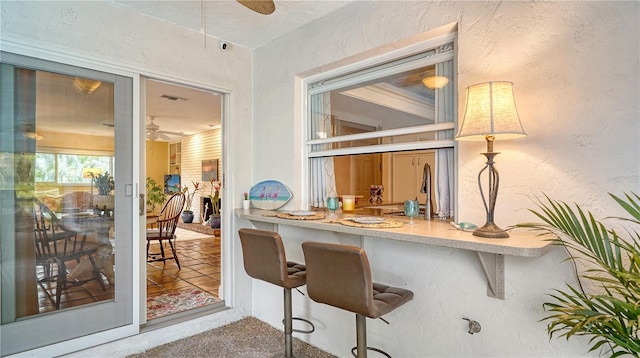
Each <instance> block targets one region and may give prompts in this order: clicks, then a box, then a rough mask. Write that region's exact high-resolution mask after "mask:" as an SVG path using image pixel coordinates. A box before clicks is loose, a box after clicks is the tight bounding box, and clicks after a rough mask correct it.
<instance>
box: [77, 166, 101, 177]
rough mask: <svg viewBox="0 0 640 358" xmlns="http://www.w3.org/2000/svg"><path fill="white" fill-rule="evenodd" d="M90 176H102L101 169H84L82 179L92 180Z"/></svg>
mask: <svg viewBox="0 0 640 358" xmlns="http://www.w3.org/2000/svg"><path fill="white" fill-rule="evenodd" d="M89 174H93V175H94V176H95V175H99V174H102V169H100V168H82V177H83V178H84V179H87V178H91V175H89Z"/></svg>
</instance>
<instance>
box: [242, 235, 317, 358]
mask: <svg viewBox="0 0 640 358" xmlns="http://www.w3.org/2000/svg"><path fill="white" fill-rule="evenodd" d="M238 234H239V235H240V242H241V243H242V254H243V260H244V269H245V271H246V272H247V274H248V275H249V276H251V277H253V278H255V279H258V280H262V281H266V282H269V283H272V284H274V285H276V286H280V287H282V288H283V289H284V319H283V324H284V335H285V353H284V357H294V355H293V341H292V332H298V333H312V332H313V331H314V330H315V327H314V326H313V323H311V322H310V321H308V320H306V319H302V318H294V317H293V314H292V303H291V289H293V288H297V287H300V286H303V285H304V284H305V283H306V267H305V265H302V264H299V263H297V262H293V261H287V259H286V255H285V251H284V245H283V243H282V238H281V237H280V235H279V234H278V233H275V232H271V231H264V230H256V229H246V228H245V229H240V230H238ZM293 320H300V321H303V322H306V323H307V324H309V325H310V326H311V329H309V330H297V329H293Z"/></svg>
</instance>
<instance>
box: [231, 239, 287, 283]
mask: <svg viewBox="0 0 640 358" xmlns="http://www.w3.org/2000/svg"><path fill="white" fill-rule="evenodd" d="M238 234H239V235H240V242H241V243H242V256H243V259H244V269H245V271H247V274H248V275H249V276H251V277H253V278H257V279H259V280H263V281H267V282H270V283H272V284H274V285H278V286H282V287H289V286H290V285H291V283H292V282H290V281H291V280H293V278H290V277H289V274H288V272H287V258H286V256H285V251H284V245H283V244H282V238H281V237H280V235H278V233H276V232H271V231H263V230H256V229H246V228H245V229H240V230H238ZM297 286H299V284H298V285H297ZM293 287H295V286H293Z"/></svg>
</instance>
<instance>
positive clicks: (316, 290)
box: [302, 241, 413, 358]
mask: <svg viewBox="0 0 640 358" xmlns="http://www.w3.org/2000/svg"><path fill="white" fill-rule="evenodd" d="M302 250H303V251H304V259H305V263H306V266H307V293H308V294H309V297H311V299H312V300H314V301H316V302H319V303H325V304H328V305H330V306H334V307H337V308H342V309H344V310H347V311H350V312H353V313H355V314H356V337H357V345H356V346H355V347H353V348H352V349H351V353H352V354H353V356H354V357H358V358H366V357H367V350H372V351H375V352H378V353H381V354H383V355H385V356H386V357H391V356H390V355H389V354H387V353H386V352H384V351H382V350H380V349H378V348H374V347H367V322H366V317H369V318H381V316H383V315H385V314H387V313H389V312H391V311H393V310H395V309H396V308H398V307H400V306H402V305H403V304H405V303H407V302H409V301H410V300H411V299H412V298H413V292H411V291H409V290H405V289H402V288H397V287H390V286H386V285H383V284H379V283H375V282H373V281H372V279H371V267H370V266H369V259H368V258H367V254H366V253H365V251H364V250H363V249H362V248H359V247H355V246H346V245H337V244H329V243H321V242H311V241H307V242H304V243H302ZM383 320H384V319H383ZM385 322H386V321H385ZM387 323H388V322H387ZM356 352H357V354H356Z"/></svg>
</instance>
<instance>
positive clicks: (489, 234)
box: [473, 222, 509, 239]
mask: <svg viewBox="0 0 640 358" xmlns="http://www.w3.org/2000/svg"><path fill="white" fill-rule="evenodd" d="M473 236H478V237H486V238H490V239H506V238H508V237H509V233H508V232H506V231H504V230H502V229H501V228H499V227H498V226H497V225H496V224H494V223H493V222H487V223H486V224H484V225H483V226H482V227H480V228H477V229H476V230H474V231H473Z"/></svg>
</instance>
